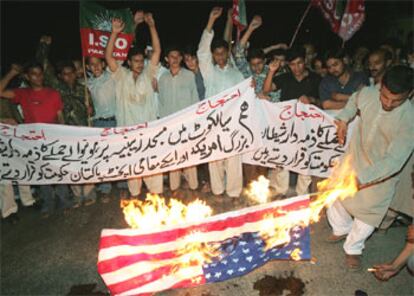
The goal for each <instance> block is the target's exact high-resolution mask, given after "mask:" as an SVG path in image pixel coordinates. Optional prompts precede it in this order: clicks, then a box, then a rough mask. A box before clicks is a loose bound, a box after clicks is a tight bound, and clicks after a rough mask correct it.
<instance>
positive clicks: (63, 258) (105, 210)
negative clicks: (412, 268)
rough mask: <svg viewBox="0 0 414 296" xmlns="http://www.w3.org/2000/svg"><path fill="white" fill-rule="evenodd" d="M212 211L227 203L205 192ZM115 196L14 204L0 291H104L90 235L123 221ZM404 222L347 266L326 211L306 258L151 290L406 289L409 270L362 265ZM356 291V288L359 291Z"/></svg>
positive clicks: (399, 240) (388, 251)
mask: <svg viewBox="0 0 414 296" xmlns="http://www.w3.org/2000/svg"><path fill="white" fill-rule="evenodd" d="M206 200H208V203H209V204H210V205H211V206H213V207H214V209H215V210H216V213H218V212H222V211H227V210H229V209H230V208H231V207H232V205H231V204H230V203H225V204H223V203H222V202H221V201H218V200H216V199H215V198H212V197H206ZM125 227H126V224H125V222H124V221H123V217H122V212H121V210H120V208H119V199H115V198H114V199H113V200H112V201H111V202H110V203H108V204H100V203H97V204H94V205H92V206H89V207H81V208H78V209H74V210H71V212H70V213H69V214H67V215H64V214H63V213H57V214H55V215H53V216H51V217H50V218H49V219H46V220H42V219H40V215H39V213H38V212H37V211H36V210H34V209H21V211H20V221H19V223H18V224H16V225H11V224H9V223H2V225H1V287H0V289H1V290H0V295H104V294H106V293H107V290H106V288H105V285H104V283H103V282H102V280H101V278H100V277H99V274H98V273H97V271H96V261H97V254H98V241H99V236H100V231H101V229H103V228H125ZM405 231H406V229H405V228H404V227H395V228H391V229H390V231H389V232H388V233H387V235H385V236H380V235H378V234H374V235H373V236H372V237H371V239H369V241H368V242H367V246H366V251H365V256H364V261H363V263H364V268H363V270H362V271H360V272H349V271H347V270H346V269H345V268H344V266H343V252H342V247H341V244H335V245H332V244H328V243H325V242H324V238H325V237H326V236H327V235H328V234H329V227H328V226H327V223H326V219H325V218H322V219H321V221H320V222H319V223H318V224H315V225H313V226H312V231H311V247H312V256H313V260H312V261H313V263H311V262H285V261H272V262H269V263H268V264H266V265H264V266H263V267H261V268H259V269H256V270H255V271H253V272H251V273H250V274H248V275H246V276H244V277H241V278H237V279H234V280H230V281H226V282H222V283H218V284H211V285H205V286H200V287H198V288H192V289H183V290H174V291H166V292H162V293H158V294H157V296H227V295H232V296H233V295H239V296H259V295H260V296H273V295H354V294H355V291H356V290H362V291H364V292H365V293H367V294H368V295H370V296H371V295H414V281H413V278H412V277H411V276H410V275H409V274H408V273H407V271H406V270H403V271H402V272H401V273H400V274H399V275H398V276H397V277H395V278H393V279H392V280H391V281H389V282H386V283H382V282H379V281H377V280H376V279H375V278H374V277H373V276H372V274H370V273H368V272H367V271H366V268H367V267H370V266H372V264H374V263H377V262H383V261H387V260H390V259H392V258H393V256H394V255H395V254H396V252H397V251H398V250H400V249H401V247H402V246H403V244H404V239H405ZM360 295H363V294H360Z"/></svg>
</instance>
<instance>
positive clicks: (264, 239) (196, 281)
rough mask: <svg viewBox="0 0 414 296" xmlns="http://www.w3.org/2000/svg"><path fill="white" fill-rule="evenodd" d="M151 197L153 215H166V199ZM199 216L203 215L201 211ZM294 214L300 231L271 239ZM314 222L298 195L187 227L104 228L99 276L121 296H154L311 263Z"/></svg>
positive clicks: (294, 228)
mask: <svg viewBox="0 0 414 296" xmlns="http://www.w3.org/2000/svg"><path fill="white" fill-rule="evenodd" d="M149 198H150V199H152V201H151V202H150V204H151V205H152V206H153V207H152V208H153V209H155V211H152V212H153V213H155V212H157V211H158V212H165V209H166V207H165V203H164V201H163V200H162V199H160V198H155V197H154V196H150V197H149ZM147 199H148V198H147ZM160 202H161V203H162V205H160V204H159V203H160ZM175 202H176V201H175ZM139 203H140V202H139ZM141 203H142V202H141ZM147 205H148V204H147ZM140 206H141V207H139V205H138V206H137V207H135V208H134V209H137V208H139V210H140V211H141V212H140V213H139V214H138V215H143V216H145V214H144V213H143V212H142V210H143V208H145V206H144V205H143V204H141V205H140ZM174 206H175V207H177V205H173V206H170V207H167V209H168V210H169V211H171V209H172V208H174ZM190 206H191V205H188V208H190ZM199 206H200V205H199ZM201 206H202V205H201ZM178 208H180V205H179V206H178ZM124 210H125V208H124ZM182 210H187V208H186V207H184V208H182V207H181V210H179V211H181V213H183V211H182ZM197 211H198V212H201V213H202V212H203V211H202V210H201V211H200V208H198V209H197ZM149 212H151V211H149ZM204 212H205V211H204ZM290 213H296V214H297V215H296V216H295V217H294V218H293V219H291V221H292V222H294V223H296V226H295V225H292V224H289V223H288V224H289V227H288V228H286V233H285V235H280V236H277V237H276V238H275V236H273V235H270V234H272V233H274V227H275V225H277V221H278V220H283V221H285V218H288V217H287V216H288V215H289V214H290ZM167 216H168V215H167ZM189 216H190V217H191V215H189ZM309 218H310V208H309V197H308V196H299V197H294V198H290V199H287V200H283V201H276V202H272V203H268V204H260V205H257V206H253V207H250V208H245V209H242V210H238V211H233V212H227V213H224V214H220V215H216V216H210V217H207V218H205V217H203V215H200V217H199V219H202V221H201V222H187V221H188V219H187V220H186V219H183V221H186V223H182V224H180V223H177V224H175V225H172V226H171V223H166V225H161V226H152V228H151V227H147V228H145V229H142V228H140V229H120V230H115V229H104V230H103V231H102V234H101V240H100V245H99V256H98V271H99V273H100V275H101V276H102V278H103V280H104V282H105V284H106V285H107V287H108V288H109V290H110V292H111V294H116V295H145V294H148V295H150V294H151V293H154V292H157V291H162V290H166V289H175V288H185V287H192V286H196V285H200V284H205V283H212V282H220V281H224V280H228V279H231V278H234V277H239V276H242V275H244V274H247V273H249V272H250V271H252V270H253V269H255V268H257V267H259V266H261V265H263V264H264V263H266V262H268V261H270V260H273V259H293V260H300V259H310V237H309V236H310V235H309V229H308V227H306V225H308V223H309V221H308V220H309ZM175 220H176V219H175ZM288 220H289V218H288ZM176 221H177V220H176ZM190 221H191V219H190ZM161 224H162V223H161ZM172 224H174V223H172ZM279 230H280V229H278V232H280V231H279ZM267 234H269V235H267ZM270 237H271V238H272V240H271V244H269V238H270Z"/></svg>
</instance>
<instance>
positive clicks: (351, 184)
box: [310, 157, 358, 222]
mask: <svg viewBox="0 0 414 296" xmlns="http://www.w3.org/2000/svg"><path fill="white" fill-rule="evenodd" d="M317 186H318V191H319V192H320V193H319V194H318V195H317V197H316V198H315V199H314V200H313V201H312V202H311V203H310V208H311V212H312V217H311V220H312V222H318V221H319V218H320V212H321V211H322V209H323V208H324V207H330V206H331V205H332V204H333V203H334V202H335V201H336V200H337V199H338V198H340V199H342V200H344V199H345V198H348V197H352V196H354V195H355V193H356V192H357V191H358V182H357V177H356V174H355V171H354V170H353V169H352V166H351V158H350V157H347V158H346V159H344V162H343V164H341V165H339V166H336V167H335V168H334V169H333V171H332V175H331V176H330V177H329V178H328V179H326V180H324V181H321V182H319V183H318V185H317Z"/></svg>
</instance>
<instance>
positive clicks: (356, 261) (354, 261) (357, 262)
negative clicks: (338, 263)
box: [345, 254, 362, 271]
mask: <svg viewBox="0 0 414 296" xmlns="http://www.w3.org/2000/svg"><path fill="white" fill-rule="evenodd" d="M345 264H346V267H348V269H349V270H351V271H358V270H360V269H361V267H362V266H361V255H348V254H345Z"/></svg>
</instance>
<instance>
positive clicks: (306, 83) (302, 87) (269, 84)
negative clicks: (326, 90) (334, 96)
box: [263, 48, 321, 104]
mask: <svg viewBox="0 0 414 296" xmlns="http://www.w3.org/2000/svg"><path fill="white" fill-rule="evenodd" d="M286 60H287V62H288V65H289V69H290V72H289V73H285V74H283V75H279V76H276V77H273V76H274V74H275V73H276V72H277V71H278V69H279V67H280V63H279V62H278V61H275V62H273V63H270V65H269V72H268V74H267V77H266V80H265V82H264V85H263V92H264V93H269V92H271V91H276V90H279V89H280V90H281V97H280V101H282V102H283V101H288V100H293V99H299V101H301V102H302V103H305V104H316V103H317V98H318V88H319V83H320V81H321V78H320V77H319V76H318V75H317V74H315V73H314V72H312V71H310V70H309V69H307V68H306V66H305V50H304V49H303V48H297V49H296V48H294V49H290V50H289V51H288V54H287V56H286Z"/></svg>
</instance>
